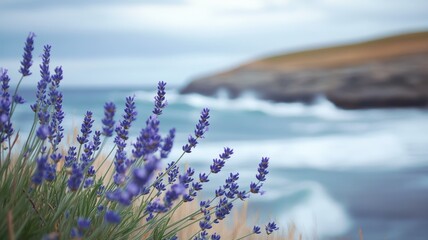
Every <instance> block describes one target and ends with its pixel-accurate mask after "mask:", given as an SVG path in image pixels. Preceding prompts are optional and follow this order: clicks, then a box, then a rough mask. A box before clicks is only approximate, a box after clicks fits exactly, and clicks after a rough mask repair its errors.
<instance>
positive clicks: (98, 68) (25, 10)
mask: <svg viewBox="0 0 428 240" xmlns="http://www.w3.org/2000/svg"><path fill="white" fill-rule="evenodd" d="M427 13H428V1H426V0H177V1H174V0H167V1H162V0H147V1H144V0H138V1H137V0H136V1H130V0H120V1H119V0H117V1H112V0H95V1H94V0H92V1H87V0H74V1H57V0H45V1H35V0H25V1H17V0H1V2H0V29H1V31H0V67H5V68H8V69H10V70H9V71H10V72H11V73H14V74H15V73H16V72H17V71H16V69H18V67H19V61H20V56H21V55H22V47H23V42H24V40H25V37H26V36H27V34H28V32H29V31H32V32H35V33H36V35H37V38H36V50H35V56H37V57H38V56H39V55H40V54H41V49H42V45H43V44H51V45H53V47H52V62H53V64H56V65H63V67H64V72H65V81H64V84H66V85H74V86H89V85H124V84H128V85H150V86H154V84H155V83H156V82H157V81H159V80H164V81H168V82H169V83H170V84H174V85H180V84H183V83H185V82H187V81H189V80H191V79H193V78H195V77H197V76H201V75H205V74H209V73H213V72H216V71H219V70H223V69H227V68H230V67H233V66H236V65H237V64H240V63H242V62H245V61H249V60H251V59H255V58H257V57H261V56H266V55H270V54H275V53H279V52H288V51H295V50H299V49H305V48H312V47H317V46H326V45H331V44H336V43H346V42H353V41H358V40H364V39H369V38H372V37H377V36H384V35H390V34H395V33H401V32H412V31H418V30H428V14H427ZM33 72H38V70H37V69H36V68H34V69H33ZM16 75H17V74H16ZM34 81H37V79H35V80H34Z"/></svg>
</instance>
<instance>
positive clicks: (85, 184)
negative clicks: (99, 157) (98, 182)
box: [83, 177, 94, 188]
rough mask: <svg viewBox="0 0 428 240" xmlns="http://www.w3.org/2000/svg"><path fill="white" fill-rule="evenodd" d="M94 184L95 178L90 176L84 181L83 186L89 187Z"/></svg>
mask: <svg viewBox="0 0 428 240" xmlns="http://www.w3.org/2000/svg"><path fill="white" fill-rule="evenodd" d="M92 185H94V178H93V177H88V178H86V179H85V182H84V183H83V188H88V187H91V186H92Z"/></svg>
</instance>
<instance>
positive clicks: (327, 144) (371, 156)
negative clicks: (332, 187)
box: [186, 132, 426, 169]
mask: <svg viewBox="0 0 428 240" xmlns="http://www.w3.org/2000/svg"><path fill="white" fill-rule="evenodd" d="M403 141H404V140H403V139H400V137H398V136H396V135H393V134H390V133H387V132H378V133H370V134H361V135H354V136H343V135H326V136H319V137H301V138H295V139H275V140H263V141H247V140H244V141H233V142H222V143H221V144H220V143H206V142H205V143H204V144H201V145H199V146H198V147H197V148H196V149H195V150H194V151H193V153H192V154H190V155H188V156H186V158H187V159H189V161H196V162H198V161H207V160H208V159H207V156H209V157H215V156H217V154H218V153H219V152H221V151H222V146H233V148H234V149H235V155H234V158H233V160H232V161H230V163H229V164H231V165H233V166H236V167H243V168H245V166H247V165H245V164H244V165H243V163H248V161H249V160H253V159H254V160H255V161H257V159H260V158H261V157H262V156H263V155H261V154H265V155H266V156H270V157H271V164H272V167H280V168H284V167H287V168H299V167H308V168H317V169H355V168H366V169H371V168H383V169H387V168H400V167H406V166H412V165H417V164H421V163H424V162H425V163H426V160H424V159H423V158H420V157H419V158H411V157H409V156H411V155H412V153H411V149H409V148H407V147H406V144H407V143H406V142H403ZM209 157H208V158H209Z"/></svg>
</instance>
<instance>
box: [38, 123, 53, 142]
mask: <svg viewBox="0 0 428 240" xmlns="http://www.w3.org/2000/svg"><path fill="white" fill-rule="evenodd" d="M50 134H51V132H50V130H49V127H48V126H47V125H40V127H39V128H38V129H37V132H36V135H37V137H38V138H40V139H41V140H45V139H46V138H48V137H49V136H50Z"/></svg>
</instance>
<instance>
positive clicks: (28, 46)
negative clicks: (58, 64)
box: [19, 32, 35, 76]
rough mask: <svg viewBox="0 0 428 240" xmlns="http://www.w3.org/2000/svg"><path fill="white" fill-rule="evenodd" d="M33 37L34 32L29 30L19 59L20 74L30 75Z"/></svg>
mask: <svg viewBox="0 0 428 240" xmlns="http://www.w3.org/2000/svg"><path fill="white" fill-rule="evenodd" d="M34 37H35V35H34V33H32V32H30V33H29V34H28V37H27V40H26V42H25V47H24V55H23V56H22V57H23V59H22V61H21V68H20V69H19V72H20V73H22V76H29V75H31V72H30V67H31V65H32V64H33V55H32V52H33V50H34V47H33V44H34V40H33V39H34Z"/></svg>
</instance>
